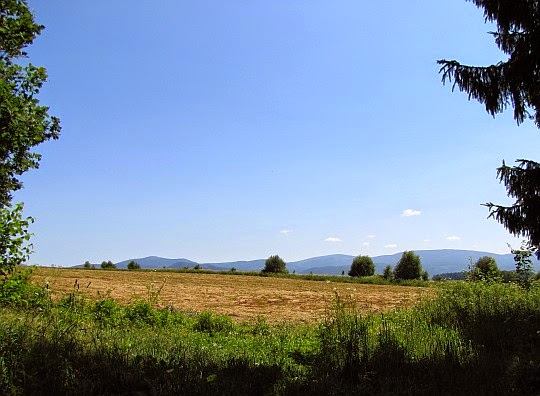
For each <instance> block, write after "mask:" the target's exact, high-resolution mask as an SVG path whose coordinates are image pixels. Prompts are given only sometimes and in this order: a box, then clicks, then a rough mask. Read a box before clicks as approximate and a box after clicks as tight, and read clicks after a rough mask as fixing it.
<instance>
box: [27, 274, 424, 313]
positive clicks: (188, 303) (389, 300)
mask: <svg viewBox="0 0 540 396" xmlns="http://www.w3.org/2000/svg"><path fill="white" fill-rule="evenodd" d="M32 282H33V283H34V284H36V285H40V286H43V285H45V284H46V283H48V284H49V285H50V288H51V289H52V292H53V296H55V297H59V296H62V295H65V294H66V293H71V292H73V291H74V290H78V292H79V293H82V294H83V295H84V296H87V297H88V298H93V299H99V298H103V297H104V296H110V297H111V298H113V299H115V300H117V301H119V302H121V303H129V302H131V301H134V300H141V299H143V300H152V298H153V296H157V299H158V302H159V305H160V306H171V307H174V308H178V309H180V310H184V311H195V312H202V311H206V310H211V311H214V312H216V313H220V314H226V315H230V316H231V317H233V318H234V319H236V320H238V321H252V320H254V319H256V318H257V317H259V316H264V317H265V318H266V320H267V321H268V322H272V323H276V322H304V323H312V322H315V321H318V320H320V319H321V318H322V317H323V316H324V313H325V310H326V309H327V308H328V306H329V303H331V302H332V300H333V297H334V293H335V292H337V293H338V294H339V295H341V296H345V297H349V296H351V297H352V300H353V301H355V302H356V304H357V306H358V308H359V310H360V311H362V312H382V311H388V310H391V309H394V308H397V307H404V306H411V305H413V304H414V303H415V302H416V301H418V300H419V299H420V298H421V297H422V296H425V295H426V293H429V290H428V289H426V288H420V287H407V286H381V285H362V284H350V283H337V282H316V281H307V280H302V279H280V278H272V277H267V278H266V277H257V276H240V275H235V276H231V275H224V274H217V273H216V274H193V273H175V272H170V273H169V272H154V271H119V270H82V269H63V268H36V270H35V271H34V273H33V274H32Z"/></svg>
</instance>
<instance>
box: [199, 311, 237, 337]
mask: <svg viewBox="0 0 540 396" xmlns="http://www.w3.org/2000/svg"><path fill="white" fill-rule="evenodd" d="M233 327H234V325H233V322H232V320H231V318H230V317H228V316H225V315H216V314H214V313H213V312H211V311H206V312H202V313H200V314H199V315H198V316H197V318H196V320H195V324H194V325H193V329H194V330H195V331H200V332H205V333H210V334H214V333H219V332H222V331H231V330H232V329H233Z"/></svg>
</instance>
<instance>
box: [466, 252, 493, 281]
mask: <svg viewBox="0 0 540 396" xmlns="http://www.w3.org/2000/svg"><path fill="white" fill-rule="evenodd" d="M499 276H500V271H499V267H498V266H497V261H495V259H494V258H493V257H490V256H483V257H480V258H479V259H478V260H476V262H475V263H474V264H473V265H472V266H471V268H470V271H469V272H468V273H467V280H469V281H493V280H497V279H498V278H499Z"/></svg>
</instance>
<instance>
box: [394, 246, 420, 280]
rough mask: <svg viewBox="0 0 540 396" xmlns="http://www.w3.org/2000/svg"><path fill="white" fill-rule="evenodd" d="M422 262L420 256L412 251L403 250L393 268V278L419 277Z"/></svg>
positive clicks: (409, 278) (408, 278)
mask: <svg viewBox="0 0 540 396" xmlns="http://www.w3.org/2000/svg"><path fill="white" fill-rule="evenodd" d="M421 276H422V263H421V261H420V257H419V256H418V255H416V254H414V252H412V251H405V252H403V255H402V256H401V258H400V259H399V261H398V263H397V264H396V267H395V268H394V278H396V279H398V280H402V279H404V280H412V279H420V278H421Z"/></svg>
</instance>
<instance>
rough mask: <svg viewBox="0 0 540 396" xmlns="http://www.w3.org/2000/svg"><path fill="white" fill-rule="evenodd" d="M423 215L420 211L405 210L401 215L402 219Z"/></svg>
mask: <svg viewBox="0 0 540 396" xmlns="http://www.w3.org/2000/svg"><path fill="white" fill-rule="evenodd" d="M421 214H422V211H420V210H414V209H405V210H404V211H403V213H402V214H401V217H412V216H420V215H421Z"/></svg>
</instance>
